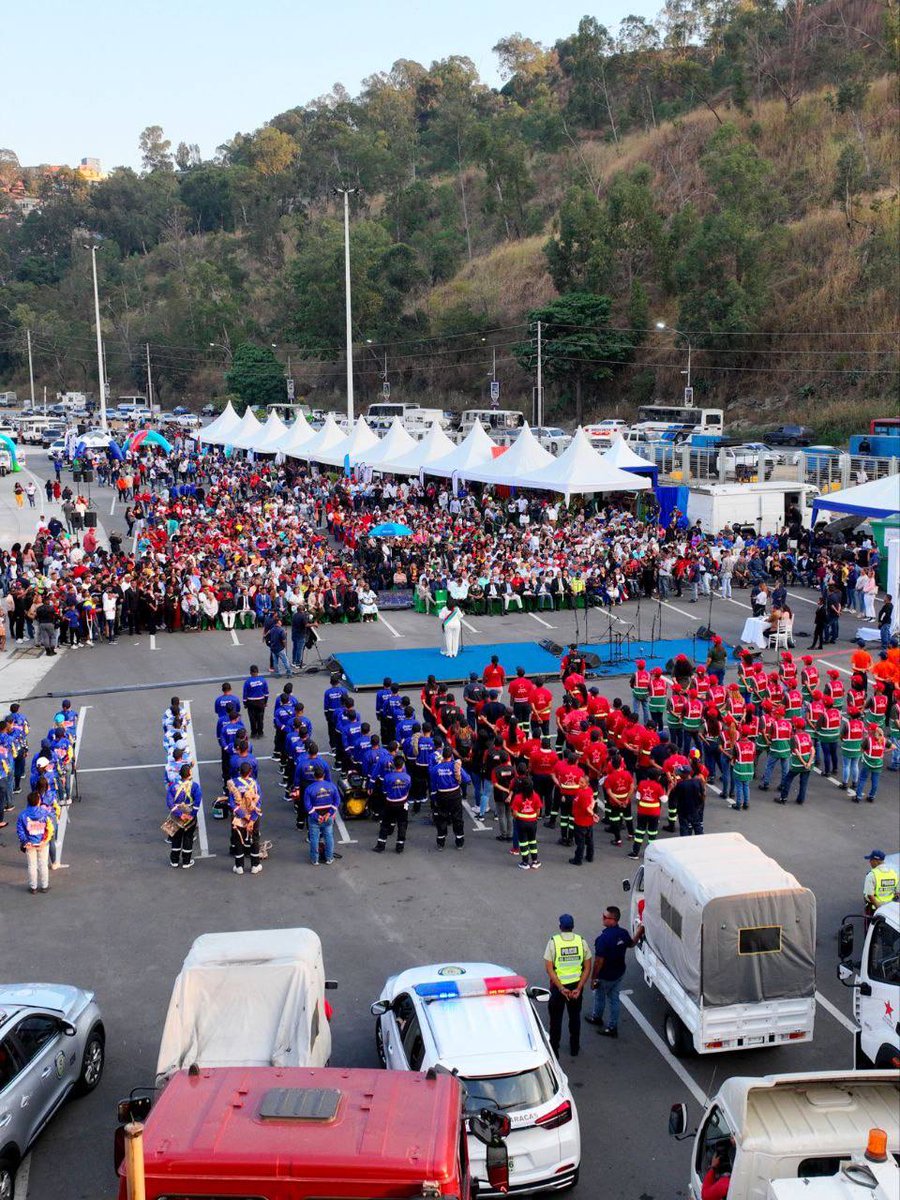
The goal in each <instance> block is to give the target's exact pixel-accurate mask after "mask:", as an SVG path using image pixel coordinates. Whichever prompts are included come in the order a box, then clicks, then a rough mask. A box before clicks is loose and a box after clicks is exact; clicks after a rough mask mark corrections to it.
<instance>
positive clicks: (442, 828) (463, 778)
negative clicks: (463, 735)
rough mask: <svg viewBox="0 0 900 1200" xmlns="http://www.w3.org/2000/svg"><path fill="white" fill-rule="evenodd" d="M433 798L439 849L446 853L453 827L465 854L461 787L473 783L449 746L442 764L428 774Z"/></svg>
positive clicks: (441, 760) (458, 848) (459, 848)
mask: <svg viewBox="0 0 900 1200" xmlns="http://www.w3.org/2000/svg"><path fill="white" fill-rule="evenodd" d="M429 776H430V782H431V796H432V803H433V806H434V823H435V826H436V828H437V848H438V850H443V849H444V845H445V843H446V841H447V827H448V825H452V826H453V834H454V837H455V838H456V849H457V850H462V848H463V846H464V845H465V841H466V830H465V825H464V824H463V809H462V785H463V784H464V783H467V784H468V783H471V782H472V780H471V778H470V777H469V774H468V772H467V771H465V770H464V768H463V765H462V763H461V762H460V761H459V759H457V758H454V757H453V747H452V746H451V745H450V744H449V743H447V744H446V745H445V746H444V749H443V751H442V753H441V759H440V761H439V762H437V763H434V764H433V765H432V767H431V768H430V770H429Z"/></svg>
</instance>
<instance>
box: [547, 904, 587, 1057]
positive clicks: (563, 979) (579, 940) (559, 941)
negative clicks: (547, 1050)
mask: <svg viewBox="0 0 900 1200" xmlns="http://www.w3.org/2000/svg"><path fill="white" fill-rule="evenodd" d="M574 929H575V918H574V917H573V916H572V915H571V914H570V913H563V914H562V916H561V917H560V918H559V933H555V934H554V935H553V937H552V938H551V939H550V941H549V942H548V943H547V947H546V949H545V950H544V966H545V968H546V970H547V975H548V977H549V979H550V1003H549V1004H548V1006H547V1007H548V1009H549V1012H550V1045H551V1046H552V1047H553V1053H554V1054H559V1043H560V1039H561V1038H562V1024H563V1013H564V1012H568V1014H569V1050H570V1052H571V1054H572V1055H573V1056H575V1055H577V1054H578V1050H579V1048H580V1045H581V994H582V991H583V990H584V985H585V983H586V982H587V980H588V979H589V978H590V974H591V952H590V950H589V949H588V945H587V942H586V941H585V940H584V938H583V937H582V936H581V934H580V933H575V932H574Z"/></svg>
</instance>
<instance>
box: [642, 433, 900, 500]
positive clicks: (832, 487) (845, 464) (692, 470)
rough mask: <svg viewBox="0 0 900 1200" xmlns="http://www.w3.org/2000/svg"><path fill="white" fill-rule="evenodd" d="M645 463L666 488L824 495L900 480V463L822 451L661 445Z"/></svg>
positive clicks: (646, 452) (647, 451)
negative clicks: (767, 483)
mask: <svg viewBox="0 0 900 1200" xmlns="http://www.w3.org/2000/svg"><path fill="white" fill-rule="evenodd" d="M641 454H642V456H643V457H645V458H648V459H651V460H652V461H653V462H655V463H656V465H657V467H659V473H660V477H661V479H662V480H663V482H666V483H685V484H688V483H757V482H759V481H761V480H774V481H777V482H781V483H811V484H813V485H814V486H815V487H817V488H818V489H819V491H820V492H823V493H824V492H834V491H839V490H843V489H844V488H848V487H854V486H855V485H856V484H860V483H868V482H871V481H872V480H875V479H884V478H885V477H886V476H888V475H897V474H900V458H897V457H892V458H879V457H876V456H874V455H871V454H832V453H825V452H822V451H811V452H810V451H806V450H786V451H776V450H770V451H760V452H755V451H752V450H742V449H741V448H740V447H720V448H702V449H700V448H697V447H694V446H689V445H684V446H667V445H664V444H657V445H654V446H648V447H642V449H641Z"/></svg>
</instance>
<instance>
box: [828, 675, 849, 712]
mask: <svg viewBox="0 0 900 1200" xmlns="http://www.w3.org/2000/svg"><path fill="white" fill-rule="evenodd" d="M844 695H845V691H844V685H843V684H842V683H841V681H840V680H839V679H830V680H829V681H828V683H826V684H825V698H826V699H828V700H830V701H831V703H832V704H833V705H834V707H835V708H843V707H844Z"/></svg>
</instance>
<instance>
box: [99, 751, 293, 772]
mask: <svg viewBox="0 0 900 1200" xmlns="http://www.w3.org/2000/svg"><path fill="white" fill-rule="evenodd" d="M272 757H273V756H272V755H271V754H257V755H256V761H257V762H269V761H271V759H272ZM221 762H222V760H221V758H198V759H197V760H196V765H197V766H198V767H211V766H212V765H213V763H216V764H221ZM165 769H166V764H165V763H126V764H125V765H124V766H121V767H85V768H84V770H83V771H79V774H80V775H81V774H83V775H99V774H101V772H103V771H164V770H165Z"/></svg>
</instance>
